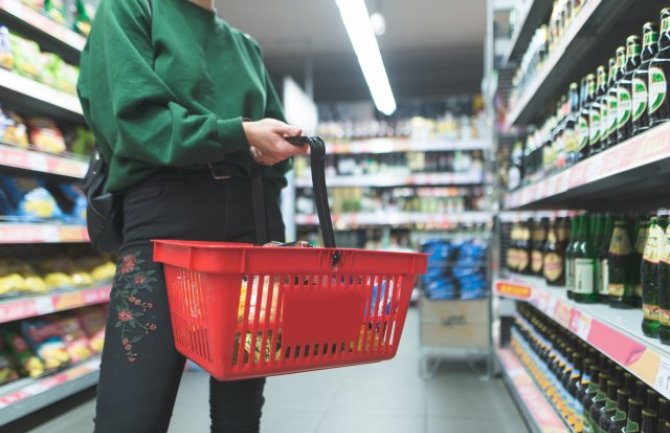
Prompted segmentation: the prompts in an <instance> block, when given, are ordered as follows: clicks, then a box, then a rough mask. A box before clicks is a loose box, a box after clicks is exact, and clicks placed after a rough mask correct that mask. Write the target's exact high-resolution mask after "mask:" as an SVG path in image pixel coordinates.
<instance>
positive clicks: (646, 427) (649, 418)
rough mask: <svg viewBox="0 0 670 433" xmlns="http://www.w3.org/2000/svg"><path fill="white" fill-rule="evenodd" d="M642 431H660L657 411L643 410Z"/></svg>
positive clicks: (648, 432) (643, 432)
mask: <svg viewBox="0 0 670 433" xmlns="http://www.w3.org/2000/svg"><path fill="white" fill-rule="evenodd" d="M641 432H642V433H657V432H658V416H657V415H656V412H654V411H653V410H649V409H644V410H643V411H642V429H641Z"/></svg>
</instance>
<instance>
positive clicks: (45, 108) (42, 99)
mask: <svg viewBox="0 0 670 433" xmlns="http://www.w3.org/2000/svg"><path fill="white" fill-rule="evenodd" d="M0 92H1V93H2V97H3V100H7V101H9V102H11V103H12V104H13V105H17V106H21V107H22V108H24V109H26V110H31V111H33V112H36V113H44V114H49V115H53V116H55V117H58V118H60V119H67V120H73V121H77V122H81V121H82V120H83V111H82V108H81V104H80V103H79V99H77V97H76V96H75V95H71V94H69V93H65V92H63V91H61V90H58V89H54V88H52V87H50V86H47V85H46V84H42V83H39V82H37V81H35V80H32V79H30V78H26V77H22V76H20V75H18V74H15V73H14V72H11V71H8V70H6V69H1V68H0Z"/></svg>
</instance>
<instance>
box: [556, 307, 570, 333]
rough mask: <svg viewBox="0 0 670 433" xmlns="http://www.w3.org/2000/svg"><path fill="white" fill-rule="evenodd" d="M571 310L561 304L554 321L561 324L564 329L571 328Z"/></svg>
mask: <svg viewBox="0 0 670 433" xmlns="http://www.w3.org/2000/svg"><path fill="white" fill-rule="evenodd" d="M570 316H571V308H570V307H569V306H567V305H565V304H562V303H559V304H558V307H557V308H556V312H555V313H554V320H555V321H557V322H558V323H559V324H561V325H562V326H563V327H564V328H569V326H570Z"/></svg>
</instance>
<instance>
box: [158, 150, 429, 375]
mask: <svg viewBox="0 0 670 433" xmlns="http://www.w3.org/2000/svg"><path fill="white" fill-rule="evenodd" d="M310 146H311V148H312V175H313V181H314V187H315V197H317V209H318V213H319V219H320V223H321V228H322V231H323V237H324V243H325V244H326V246H327V247H329V248H295V247H274V248H269V247H259V246H253V245H248V244H239V243H234V244H233V243H216V242H195V241H170V240H159V241H154V245H155V249H154V260H155V261H157V262H161V263H163V264H164V268H165V279H166V283H167V291H168V300H169V304H170V314H171V318H172V326H173V333H174V339H175V344H176V347H177V350H179V352H181V353H182V354H183V355H185V356H186V357H187V358H189V359H191V360H192V361H194V362H195V363H197V364H199V365H200V366H201V367H202V368H204V369H205V370H206V371H207V372H209V373H210V374H211V375H212V376H214V377H216V378H217V379H219V380H237V379H246V378H253V377H261V376H269V375H277V374H286V373H297V372H304V371H310V370H317V369H324V368H332V367H339V366H348V365H355V364H363V363H369V362H376V361H382V360H387V359H391V358H393V357H394V356H395V354H396V353H397V350H398V344H399V342H400V337H401V335H402V330H403V326H404V323H405V318H406V315H407V310H408V308H409V304H410V297H411V294H412V290H413V289H414V285H415V282H416V278H417V276H418V275H419V274H421V273H423V272H425V270H426V256H425V255H423V254H414V253H397V252H379V251H363V250H354V249H340V248H335V242H334V235H333V231H332V223H331V220H330V213H329V210H328V201H327V195H325V178H324V176H323V155H324V154H325V146H324V145H323V142H322V141H321V140H320V139H315V138H312V139H310ZM324 196H325V197H326V198H325V200H323V197H324ZM324 204H325V206H324ZM326 217H327V218H326Z"/></svg>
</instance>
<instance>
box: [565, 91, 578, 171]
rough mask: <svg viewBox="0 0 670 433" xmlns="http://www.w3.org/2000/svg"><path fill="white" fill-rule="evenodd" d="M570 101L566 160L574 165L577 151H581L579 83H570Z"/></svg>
mask: <svg viewBox="0 0 670 433" xmlns="http://www.w3.org/2000/svg"><path fill="white" fill-rule="evenodd" d="M568 101H569V102H570V113H569V114H568V117H567V120H566V122H565V137H566V138H565V153H566V161H565V162H566V165H572V164H574V163H575V161H577V152H578V151H579V144H578V131H577V121H578V118H579V86H578V85H577V83H570V90H569V92H568Z"/></svg>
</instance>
